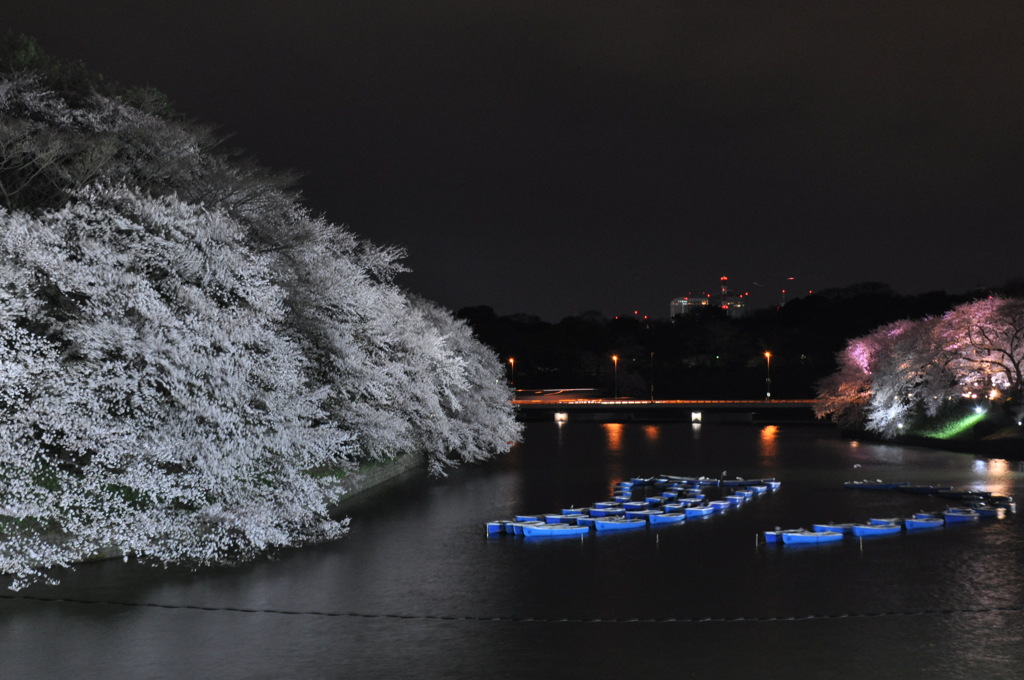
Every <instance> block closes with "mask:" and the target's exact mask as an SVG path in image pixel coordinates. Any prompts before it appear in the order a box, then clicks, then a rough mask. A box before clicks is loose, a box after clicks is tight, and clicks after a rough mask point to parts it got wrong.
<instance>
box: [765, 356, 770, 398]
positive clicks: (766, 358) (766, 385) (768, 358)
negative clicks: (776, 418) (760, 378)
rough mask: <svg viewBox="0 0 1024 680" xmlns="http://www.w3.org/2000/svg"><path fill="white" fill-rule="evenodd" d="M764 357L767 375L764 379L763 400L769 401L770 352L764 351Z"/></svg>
mask: <svg viewBox="0 0 1024 680" xmlns="http://www.w3.org/2000/svg"><path fill="white" fill-rule="evenodd" d="M764 359H765V363H766V365H767V368H768V376H767V377H766V378H765V381H764V400H765V401H770V400H771V398H772V353H771V352H765V353H764Z"/></svg>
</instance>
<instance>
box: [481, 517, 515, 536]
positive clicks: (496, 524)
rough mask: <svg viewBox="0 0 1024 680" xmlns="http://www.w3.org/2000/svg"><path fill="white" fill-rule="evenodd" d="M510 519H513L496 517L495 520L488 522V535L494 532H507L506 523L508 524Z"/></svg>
mask: <svg viewBox="0 0 1024 680" xmlns="http://www.w3.org/2000/svg"><path fill="white" fill-rule="evenodd" d="M510 521H511V520H506V519H496V520H494V521H493V522H488V523H487V535H488V536H490V535H492V534H504V533H506V532H505V525H506V524H508V523H509V522H510ZM508 533H512V532H511V531H510V532H508Z"/></svg>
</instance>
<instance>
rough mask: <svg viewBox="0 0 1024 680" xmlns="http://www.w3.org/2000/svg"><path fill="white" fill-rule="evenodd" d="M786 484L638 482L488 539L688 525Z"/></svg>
mask: <svg viewBox="0 0 1024 680" xmlns="http://www.w3.org/2000/svg"><path fill="white" fill-rule="evenodd" d="M781 484H782V483H781V482H779V481H777V480H776V479H774V478H771V479H749V480H748V479H743V478H741V477H736V478H734V479H722V478H713V477H681V476H678V475H661V476H658V477H633V478H632V479H630V480H628V481H621V482H618V483H616V484H615V485H614V487H613V489H612V495H611V498H610V499H609V500H606V501H598V502H596V503H594V504H593V505H591V506H588V507H582V508H575V507H570V508H563V509H561V510H560V511H559V512H553V513H547V514H541V515H516V516H514V517H513V518H512V519H508V520H495V521H493V522H488V523H487V535H488V536H494V535H498V534H508V535H515V536H523V537H525V538H548V537H564V536H580V535H583V534H587V533H589V532H591V531H596V532H609V531H621V530H624V529H639V528H642V527H645V526H654V527H658V526H666V525H672V524H682V523H683V522H685V521H686V520H687V519H697V518H704V517H708V516H710V515H713V514H715V513H718V512H722V511H724V510H725V509H726V508H728V507H730V506H738V505H742V504H743V503H744V502H746V501H748V500H750V499H752V498H754V497H755V496H757V495H760V494H763V493H767V492H769V491H774V490H776V489H778V488H779V487H780V486H781ZM648 487H653V488H648ZM711 489H718V494H717V495H718V496H719V497H718V498H715V499H709V495H710V493H711Z"/></svg>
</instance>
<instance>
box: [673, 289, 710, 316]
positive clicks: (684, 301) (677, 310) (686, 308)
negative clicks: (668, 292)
mask: <svg viewBox="0 0 1024 680" xmlns="http://www.w3.org/2000/svg"><path fill="white" fill-rule="evenodd" d="M710 306H711V296H710V295H706V294H704V293H701V294H700V295H688V296H686V297H679V298H675V299H674V300H672V302H670V303H669V311H668V316H669V318H670V319H674V318H676V316H678V315H680V314H682V315H683V316H686V315H687V314H692V313H693V312H694V311H695V310H698V309H707V308H708V307H710Z"/></svg>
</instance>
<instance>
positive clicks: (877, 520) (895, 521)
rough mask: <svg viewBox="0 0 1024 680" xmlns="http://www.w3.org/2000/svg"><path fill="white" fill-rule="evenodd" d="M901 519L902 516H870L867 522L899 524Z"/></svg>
mask: <svg viewBox="0 0 1024 680" xmlns="http://www.w3.org/2000/svg"><path fill="white" fill-rule="evenodd" d="M902 521H903V518H902V517H871V518H869V519H868V524H899V523H901V522H902Z"/></svg>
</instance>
